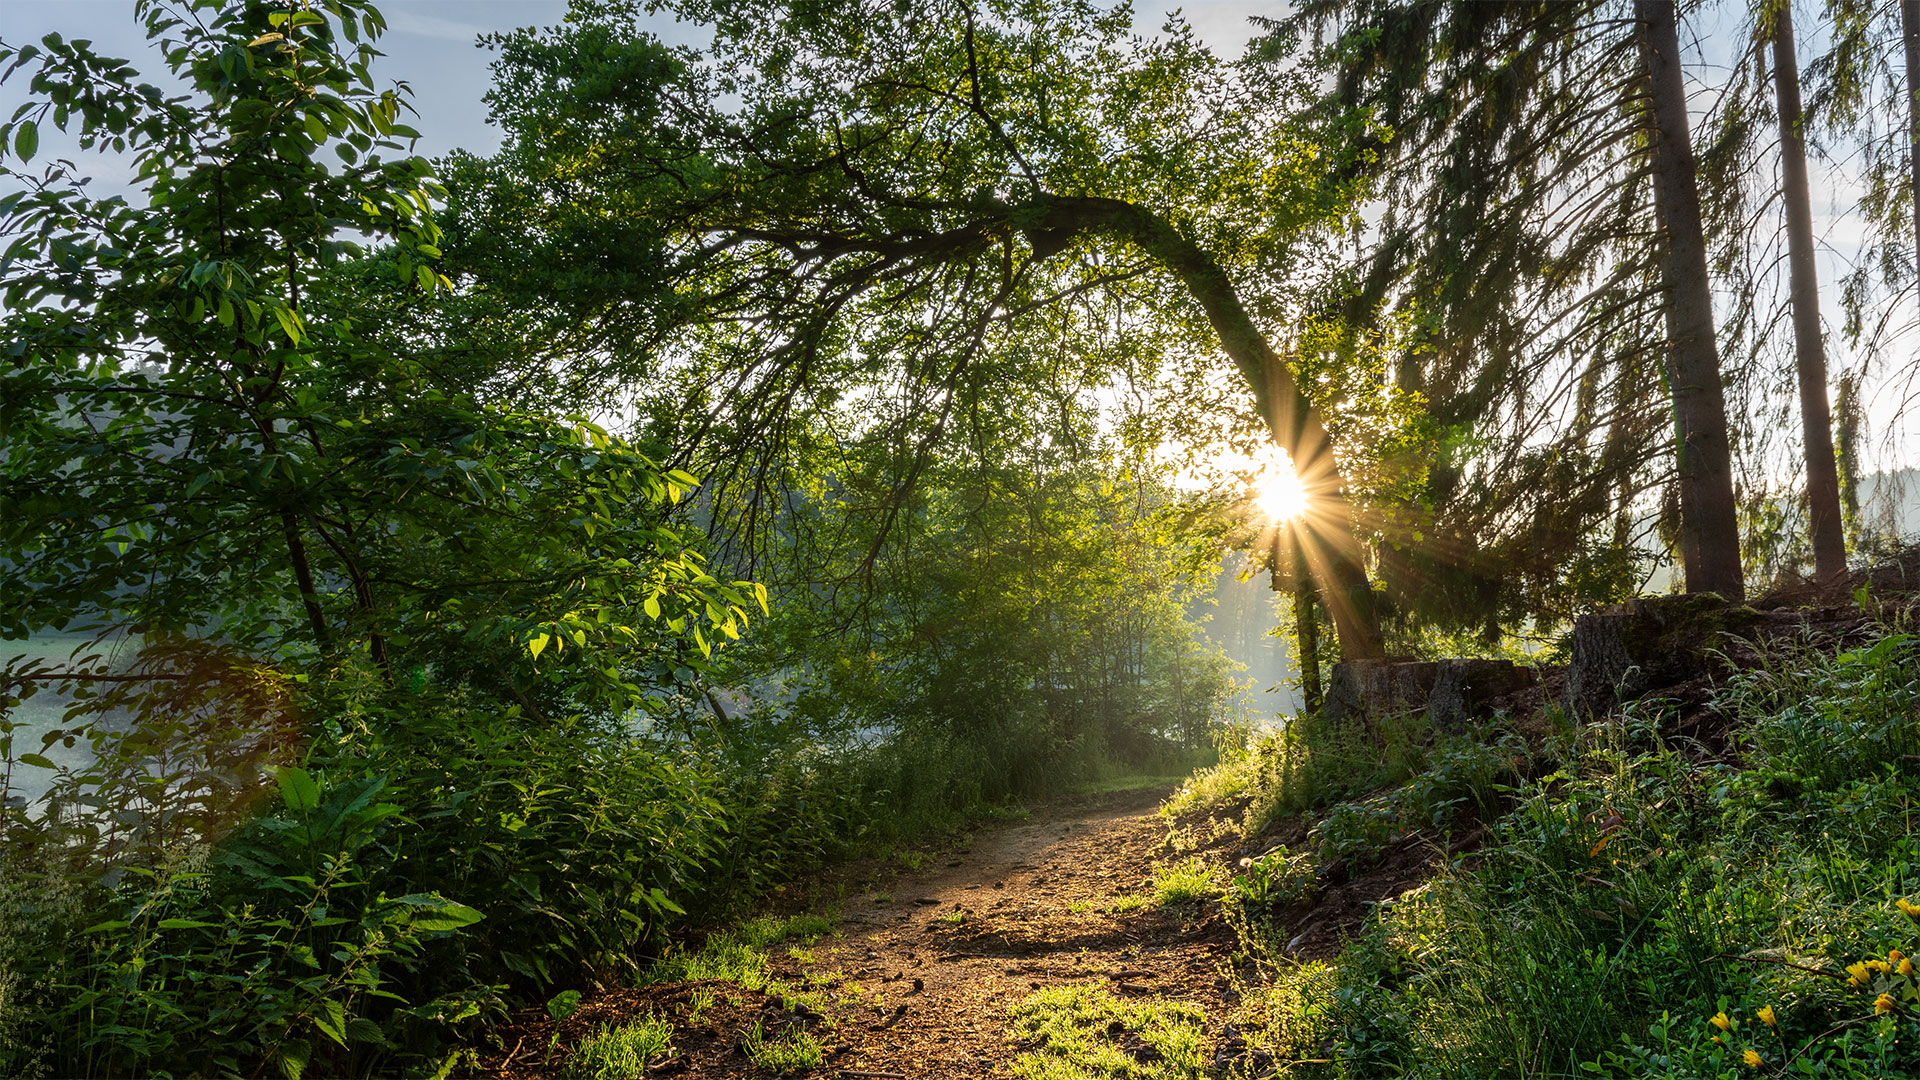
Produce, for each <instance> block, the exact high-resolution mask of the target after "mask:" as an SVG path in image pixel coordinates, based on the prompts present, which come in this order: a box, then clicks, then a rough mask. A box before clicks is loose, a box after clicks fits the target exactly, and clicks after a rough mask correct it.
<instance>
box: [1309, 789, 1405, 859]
mask: <svg viewBox="0 0 1920 1080" xmlns="http://www.w3.org/2000/svg"><path fill="white" fill-rule="evenodd" d="M1402 828H1403V826H1402V823H1401V815H1400V809H1399V807H1398V806H1397V805H1395V804H1394V803H1393V802H1392V801H1391V800H1389V799H1374V800H1371V801H1369V802H1358V803H1341V804H1340V805H1339V806H1336V807H1334V808H1333V809H1332V810H1329V811H1327V816H1325V817H1323V818H1321V819H1320V821H1319V823H1318V824H1316V825H1315V826H1314V827H1313V829H1312V831H1311V832H1309V833H1308V834H1307V838H1308V840H1309V841H1310V842H1311V843H1312V844H1313V857H1314V860H1315V862H1317V863H1318V864H1319V865H1320V866H1322V867H1325V868H1327V869H1329V870H1331V869H1332V868H1333V867H1336V866H1347V867H1361V866H1366V865H1368V864H1370V863H1372V862H1374V861H1376V860H1378V859H1379V857H1380V856H1381V855H1382V854H1384V852H1385V849H1386V847H1387V845H1388V844H1390V843H1392V842H1393V841H1394V840H1395V839H1397V838H1399V836H1400V835H1401V832H1402Z"/></svg>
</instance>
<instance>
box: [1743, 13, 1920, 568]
mask: <svg viewBox="0 0 1920 1080" xmlns="http://www.w3.org/2000/svg"><path fill="white" fill-rule="evenodd" d="M1914 2H1920V0H1910V2H1909V4H1908V5H1906V6H1912V4H1913V3H1914ZM1909 55H1911V52H1910V53H1909ZM1773 89H1774V97H1775V100H1776V102H1777V104H1778V106H1779V112H1780V185H1781V192H1780V193H1781V195H1782V196H1783V201H1784V202H1785V203H1786V209H1787V269H1788V278H1789V292H1790V295H1791V297H1792V303H1793V345H1794V361H1795V364H1794V366H1795V369H1796V371H1797V373H1798V375H1799V379H1800V429H1801V434H1802V439H1803V444H1804V447H1805V451H1806V460H1807V516H1808V519H1809V521H1808V531H1809V532H1810V533H1811V534H1812V538H1813V574H1814V577H1815V578H1817V579H1818V580H1821V581H1831V580H1833V579H1835V578H1838V577H1840V576H1842V575H1844V574H1845V573H1846V572H1847V543H1846V534H1845V531H1844V526H1843V525H1842V522H1841V517H1840V473H1839V470H1838V469H1837V468H1836V467H1835V465H1834V459H1833V415H1832V412H1831V410H1830V409H1829V408H1828V402H1827V357H1826V347H1825V345H1824V344H1823V343H1822V341H1821V338H1820V275H1819V270H1818V268H1817V266H1816V265H1815V263H1814V252H1813V206H1812V200H1811V197H1810V196H1809V194H1808V185H1807V147H1806V142H1805V140H1804V138H1803V137H1802V133H1801V124H1802V119H1801V117H1802V112H1801V108H1800V62H1799V58H1798V57H1797V56H1796V55H1795V54H1794V44H1793V3H1792V0H1776V3H1775V5H1774V9H1773Z"/></svg>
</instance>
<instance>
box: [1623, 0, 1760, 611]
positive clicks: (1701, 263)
mask: <svg viewBox="0 0 1920 1080" xmlns="http://www.w3.org/2000/svg"><path fill="white" fill-rule="evenodd" d="M1634 8H1635V16H1636V26H1637V30H1638V34H1639V38H1640V55H1641V58H1642V60H1643V61H1644V62H1645V64H1646V67H1647V80H1648V90H1649V97H1650V104H1651V109H1650V112H1649V119H1650V120H1651V121H1652V125H1653V130H1652V131H1651V132H1649V134H1650V135H1651V144H1652V165H1653V173H1654V200H1653V201H1654V211H1655V214H1656V216H1657V218H1658V224H1659V226H1660V231H1661V233H1662V234H1663V235H1664V237H1665V241H1666V243H1665V255H1666V258H1665V267H1664V273H1665V277H1666V283H1665V284H1666V293H1667V303H1666V319H1667V336H1668V338H1669V339H1670V340H1669V342H1668V353H1667V381H1668V384H1669V389H1670V390H1671V392H1672V394H1673V410H1674V419H1675V423H1676V427H1677V428H1678V432H1677V434H1678V438H1677V440H1676V441H1677V443H1678V445H1677V447H1676V451H1677V455H1678V459H1679V470H1678V471H1679V479H1680V532H1681V557H1682V563H1683V564H1684V570H1685V575H1686V589H1687V591H1688V592H1690V593H1701V592H1714V593H1719V594H1720V595H1721V596H1724V597H1726V598H1727V599H1729V600H1741V599H1744V598H1745V596H1746V583H1745V581H1744V579H1743V575H1742V571H1741V567H1740V522H1739V515H1738V513H1737V511H1736V506H1735V502H1734V496H1733V452H1732V448H1731V446H1730V444H1729V442H1728V439H1727V405H1726V395H1725V392H1724V391H1723V389H1722V387H1721V385H1720V350H1719V346H1718V344H1717V343H1716V342H1715V340H1714V333H1713V296H1712V293H1711V292H1710V291H1709V289H1708V284H1707V246H1706V240H1705V238H1704V237H1703V235H1702V232H1701V226H1700V189H1699V185H1698V181H1697V179H1696V176H1695V169H1694V158H1693V147H1692V145H1691V144H1690V142H1689V135H1688V128H1687V91H1686V84H1685V82H1684V80H1683V78H1682V72H1681V69H1680V35H1679V29H1678V26H1677V25H1676V23H1675V17H1674V10H1673V3H1672V0H1636V2H1635V5H1634Z"/></svg>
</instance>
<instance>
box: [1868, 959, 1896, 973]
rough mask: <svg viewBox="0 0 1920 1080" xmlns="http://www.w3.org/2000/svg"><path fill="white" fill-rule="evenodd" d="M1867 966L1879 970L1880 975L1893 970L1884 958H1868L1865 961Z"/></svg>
mask: <svg viewBox="0 0 1920 1080" xmlns="http://www.w3.org/2000/svg"><path fill="white" fill-rule="evenodd" d="M1867 966H1868V967H1870V968H1872V969H1873V970H1875V971H1877V972H1879V973H1880V974H1882V975H1885V974H1886V973H1887V972H1889V971H1892V970H1893V968H1892V967H1891V966H1889V965H1888V964H1887V962H1886V961H1885V960H1869V961H1867Z"/></svg>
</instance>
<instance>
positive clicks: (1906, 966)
mask: <svg viewBox="0 0 1920 1080" xmlns="http://www.w3.org/2000/svg"><path fill="white" fill-rule="evenodd" d="M1893 970H1895V971H1897V972H1899V973H1900V974H1902V975H1912V974H1913V958H1912V957H1910V956H1903V957H1901V958H1900V966H1899V967H1897V968H1894V969H1893Z"/></svg>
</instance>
